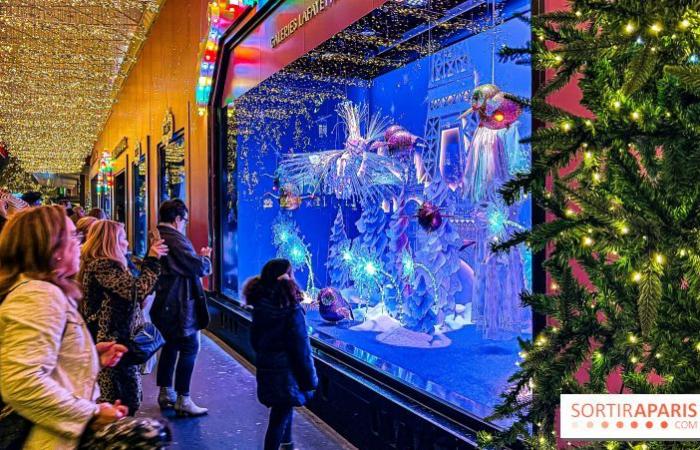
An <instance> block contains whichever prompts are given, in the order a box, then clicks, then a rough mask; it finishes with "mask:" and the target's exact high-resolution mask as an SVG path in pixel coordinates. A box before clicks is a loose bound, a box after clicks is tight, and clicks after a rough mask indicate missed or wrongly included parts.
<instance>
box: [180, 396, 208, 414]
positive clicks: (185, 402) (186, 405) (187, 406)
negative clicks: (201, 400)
mask: <svg viewBox="0 0 700 450" xmlns="http://www.w3.org/2000/svg"><path fill="white" fill-rule="evenodd" d="M208 411H209V410H208V409H207V408H200V407H199V406H197V405H196V404H195V403H194V402H193V401H192V398H191V397H190V396H189V395H178V396H177V402H176V403H175V412H176V413H177V415H178V416H181V417H182V416H193V417H194V416H203V415H204V414H206V413H207V412H208Z"/></svg>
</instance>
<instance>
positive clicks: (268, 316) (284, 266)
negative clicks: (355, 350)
mask: <svg viewBox="0 0 700 450" xmlns="http://www.w3.org/2000/svg"><path fill="white" fill-rule="evenodd" d="M243 295H244V297H245V299H246V302H247V303H248V305H251V306H252V307H253V325H252V328H251V335H250V339H251V344H252V346H253V350H255V353H256V367H257V374H256V380H257V385H258V386H257V391H258V400H259V401H260V403H262V404H263V405H265V406H267V407H269V408H270V420H269V423H268V427H267V433H266V434H265V450H277V449H278V448H283V449H293V448H294V444H293V443H292V417H293V414H294V407H295V406H304V405H305V404H306V402H307V401H308V400H309V399H310V398H311V397H312V395H313V392H314V390H315V389H316V387H317V385H318V378H317V376H316V368H315V367H314V362H313V358H312V356H311V345H310V344H309V335H308V333H307V329H306V319H305V318H304V309H303V308H302V307H301V305H300V300H301V289H299V287H298V286H297V284H296V282H295V281H294V274H293V271H292V265H291V264H290V262H289V261H287V260H286V259H273V260H271V261H268V262H267V264H265V266H264V267H263V269H262V272H261V274H260V275H259V276H257V277H254V278H252V279H250V280H248V281H247V282H246V284H245V286H244V287H243Z"/></svg>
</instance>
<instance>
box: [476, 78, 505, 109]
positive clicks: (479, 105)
mask: <svg viewBox="0 0 700 450" xmlns="http://www.w3.org/2000/svg"><path fill="white" fill-rule="evenodd" d="M499 92H501V90H500V89H499V88H498V86H496V85H495V84H482V85H481V86H477V87H475V88H474V92H472V99H471V104H472V109H473V110H474V111H480V112H483V110H484V107H485V106H486V102H487V101H488V100H490V99H491V98H493V97H494V96H495V95H496V94H498V93H499Z"/></svg>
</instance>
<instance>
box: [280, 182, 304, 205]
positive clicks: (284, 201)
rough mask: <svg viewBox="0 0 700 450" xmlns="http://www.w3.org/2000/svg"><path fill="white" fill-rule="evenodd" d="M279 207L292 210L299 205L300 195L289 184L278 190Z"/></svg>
mask: <svg viewBox="0 0 700 450" xmlns="http://www.w3.org/2000/svg"><path fill="white" fill-rule="evenodd" d="M279 200H280V208H282V209H286V210H288V211H293V210H295V209H297V208H299V207H300V206H301V197H300V196H299V195H298V194H297V193H296V191H295V189H294V187H293V186H291V185H285V186H283V187H282V189H281V190H280V199H279Z"/></svg>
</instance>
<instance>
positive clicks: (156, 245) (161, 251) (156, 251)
mask: <svg viewBox="0 0 700 450" xmlns="http://www.w3.org/2000/svg"><path fill="white" fill-rule="evenodd" d="M167 254H168V246H167V245H165V241H163V239H158V240H155V241H153V244H151V248H150V250H148V256H152V257H154V258H159V259H160V258H161V257H162V256H165V255H167Z"/></svg>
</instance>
